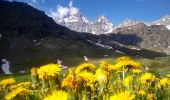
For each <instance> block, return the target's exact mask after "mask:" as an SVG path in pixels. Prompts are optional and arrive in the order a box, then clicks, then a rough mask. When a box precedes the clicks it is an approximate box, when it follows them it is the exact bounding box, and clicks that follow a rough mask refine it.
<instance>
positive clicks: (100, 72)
mask: <svg viewBox="0 0 170 100" xmlns="http://www.w3.org/2000/svg"><path fill="white" fill-rule="evenodd" d="M95 79H96V80H97V81H99V83H100V84H104V83H106V82H107V80H108V78H107V75H106V74H105V73H104V71H103V70H102V69H100V68H99V69H97V70H96V73H95Z"/></svg>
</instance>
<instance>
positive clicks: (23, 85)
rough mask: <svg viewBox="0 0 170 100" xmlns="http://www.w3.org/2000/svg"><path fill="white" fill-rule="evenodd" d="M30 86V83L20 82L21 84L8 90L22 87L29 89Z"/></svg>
mask: <svg viewBox="0 0 170 100" xmlns="http://www.w3.org/2000/svg"><path fill="white" fill-rule="evenodd" d="M30 85H31V82H21V83H18V84H16V85H12V86H11V87H10V90H13V89H15V88H18V87H21V86H22V87H24V88H29V86H30Z"/></svg>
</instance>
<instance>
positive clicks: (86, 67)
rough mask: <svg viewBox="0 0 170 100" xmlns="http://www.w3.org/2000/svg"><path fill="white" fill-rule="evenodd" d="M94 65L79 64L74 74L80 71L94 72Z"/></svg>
mask: <svg viewBox="0 0 170 100" xmlns="http://www.w3.org/2000/svg"><path fill="white" fill-rule="evenodd" d="M95 68H96V67H95V65H94V64H91V63H84V64H80V65H79V66H78V67H77V68H76V70H75V74H78V73H80V72H82V71H88V72H94V71H95Z"/></svg>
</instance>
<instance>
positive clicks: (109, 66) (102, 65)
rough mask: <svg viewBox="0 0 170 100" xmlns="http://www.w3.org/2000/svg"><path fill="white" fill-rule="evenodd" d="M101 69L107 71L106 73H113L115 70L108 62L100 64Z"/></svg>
mask: <svg viewBox="0 0 170 100" xmlns="http://www.w3.org/2000/svg"><path fill="white" fill-rule="evenodd" d="M100 68H101V69H103V70H105V71H109V72H110V71H111V70H112V69H114V68H113V65H112V64H109V63H108V62H107V61H101V62H100Z"/></svg>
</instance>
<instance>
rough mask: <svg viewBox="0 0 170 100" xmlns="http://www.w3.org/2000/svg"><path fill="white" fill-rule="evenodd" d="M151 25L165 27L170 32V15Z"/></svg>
mask: <svg viewBox="0 0 170 100" xmlns="http://www.w3.org/2000/svg"><path fill="white" fill-rule="evenodd" d="M150 25H164V26H165V27H166V28H167V29H169V30H170V15H165V16H163V17H161V18H160V19H158V20H156V21H153V22H151V23H150Z"/></svg>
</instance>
